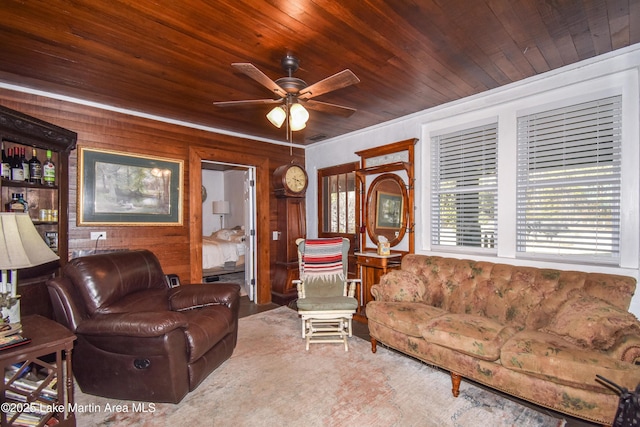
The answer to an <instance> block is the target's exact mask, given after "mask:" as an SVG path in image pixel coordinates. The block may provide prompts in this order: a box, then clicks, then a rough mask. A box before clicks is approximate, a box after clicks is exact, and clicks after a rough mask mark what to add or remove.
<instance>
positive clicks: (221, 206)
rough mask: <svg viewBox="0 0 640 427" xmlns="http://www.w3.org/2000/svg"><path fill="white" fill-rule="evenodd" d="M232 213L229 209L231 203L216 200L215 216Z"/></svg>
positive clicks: (214, 203)
mask: <svg viewBox="0 0 640 427" xmlns="http://www.w3.org/2000/svg"><path fill="white" fill-rule="evenodd" d="M229 212H231V210H230V208H229V202H228V201H226V200H214V202H213V213H214V214H220V215H224V214H228V213H229Z"/></svg>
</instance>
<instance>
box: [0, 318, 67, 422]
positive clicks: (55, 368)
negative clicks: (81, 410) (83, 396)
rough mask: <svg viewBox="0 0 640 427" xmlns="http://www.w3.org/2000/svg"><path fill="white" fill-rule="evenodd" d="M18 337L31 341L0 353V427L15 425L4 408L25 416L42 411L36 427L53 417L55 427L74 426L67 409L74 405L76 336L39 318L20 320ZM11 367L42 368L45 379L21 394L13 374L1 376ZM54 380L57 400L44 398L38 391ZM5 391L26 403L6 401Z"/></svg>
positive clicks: (17, 381) (52, 322) (51, 321)
mask: <svg viewBox="0 0 640 427" xmlns="http://www.w3.org/2000/svg"><path fill="white" fill-rule="evenodd" d="M22 336H24V337H26V338H30V339H31V342H30V343H29V344H25V345H21V346H18V347H14V348H10V349H6V350H0V367H1V368H2V374H3V375H2V378H3V380H2V389H1V390H0V399H1V400H0V402H1V403H2V408H3V410H2V411H1V412H2V414H1V416H2V419H1V420H2V426H3V427H4V426H12V425H14V422H15V419H11V418H9V417H8V416H7V410H5V409H8V410H12V409H18V410H22V412H23V413H25V414H27V413H33V411H34V409H37V410H38V411H43V410H46V413H42V414H40V415H41V421H40V424H38V425H45V423H46V422H47V420H48V419H50V418H51V417H56V418H57V419H58V424H56V425H57V426H63V427H75V425H76V419H75V414H74V413H73V412H71V411H70V410H69V409H70V408H71V407H72V406H73V403H74V400H73V373H72V370H71V351H72V349H73V341H74V340H75V339H76V336H75V335H74V334H72V333H71V331H69V330H68V329H67V328H65V327H64V326H62V325H60V324H59V323H56V322H54V321H53V320H50V319H47V318H46V317H43V316H40V315H32V316H25V317H23V318H22ZM49 355H55V362H53V363H50V362H48V361H47V360H50V358H48V357H46V356H49ZM45 357H46V358H45ZM45 359H46V360H45ZM15 364H18V365H20V366H21V367H26V366H29V365H32V367H35V366H37V367H40V368H44V370H45V371H46V372H47V373H48V376H47V377H46V379H45V380H44V381H43V383H42V384H43V385H42V386H41V387H39V388H38V389H36V390H34V391H31V392H25V391H24V389H23V388H22V387H18V385H19V381H20V380H19V379H18V378H15V377H16V376H17V375H15V374H14V376H13V377H11V378H6V377H5V372H6V368H7V367H9V366H11V365H15ZM18 372H19V371H18ZM54 380H55V381H56V382H57V400H51V398H47V397H45V396H44V395H43V392H42V391H41V389H42V388H44V387H46V386H47V385H48V384H51V382H52V381H54ZM7 391H12V392H14V393H17V394H20V395H23V396H25V399H26V402H22V403H15V402H14V401H13V400H11V399H7V396H6V392H7ZM49 411H50V412H49ZM16 417H17V414H16Z"/></svg>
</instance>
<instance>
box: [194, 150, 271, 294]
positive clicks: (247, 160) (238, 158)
mask: <svg viewBox="0 0 640 427" xmlns="http://www.w3.org/2000/svg"><path fill="white" fill-rule="evenodd" d="M203 160H207V161H211V162H222V163H235V164H242V165H247V166H252V167H254V168H255V172H256V176H255V179H256V200H255V203H256V216H255V218H256V251H255V254H256V273H257V274H256V287H255V289H256V303H257V304H267V303H270V302H271V281H270V277H271V261H270V260H271V256H270V244H269V243H270V242H269V227H268V226H267V225H264V224H269V187H270V181H269V178H270V175H269V159H267V158H264V157H258V156H253V155H250V154H245V153H235V152H232V151H225V150H221V149H219V148H215V147H189V212H191V218H190V221H189V248H190V251H191V257H190V259H191V266H190V280H189V281H190V283H201V282H202V203H201V202H202V201H201V198H202V197H201V188H202V161H203ZM261 224H263V225H262V226H261Z"/></svg>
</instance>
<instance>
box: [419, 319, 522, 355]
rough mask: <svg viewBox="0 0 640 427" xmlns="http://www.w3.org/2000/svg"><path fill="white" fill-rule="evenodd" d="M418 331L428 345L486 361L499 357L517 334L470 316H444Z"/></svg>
mask: <svg viewBox="0 0 640 427" xmlns="http://www.w3.org/2000/svg"><path fill="white" fill-rule="evenodd" d="M418 329H420V332H421V334H422V337H423V338H424V339H425V340H426V341H428V342H431V343H434V344H438V345H441V346H443V347H447V348H450V349H452V350H456V351H459V352H461V353H465V354H468V355H470V356H473V357H477V358H479V359H483V360H489V361H493V360H497V359H498V358H499V357H500V348H501V347H502V345H503V344H504V343H505V342H506V341H507V340H508V339H509V338H510V337H511V336H513V335H514V334H515V333H516V331H515V329H513V328H512V327H510V326H506V325H503V324H502V323H499V322H496V321H495V320H491V319H488V318H486V317H482V316H476V315H473V314H445V315H442V316H439V317H437V318H435V319H432V320H431V321H428V322H426V323H424V324H421V325H420V326H419V327H418Z"/></svg>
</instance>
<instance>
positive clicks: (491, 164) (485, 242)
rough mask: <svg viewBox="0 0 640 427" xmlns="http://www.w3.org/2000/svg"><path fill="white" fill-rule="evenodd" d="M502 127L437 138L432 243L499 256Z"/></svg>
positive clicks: (434, 144) (490, 126)
mask: <svg viewBox="0 0 640 427" xmlns="http://www.w3.org/2000/svg"><path fill="white" fill-rule="evenodd" d="M497 133H498V124H497V123H491V124H488V125H483V126H478V127H474V128H470V129H465V130H462V131H456V132H452V133H445V134H441V135H436V136H433V137H432V138H431V149H432V156H431V173H432V178H431V180H432V186H433V191H432V193H431V198H432V199H431V221H432V223H431V243H432V244H433V245H440V246H456V247H470V248H474V249H475V248H477V249H478V250H484V251H492V252H495V248H496V245H497V239H498V235H497V220H496V218H497V198H498V191H497V189H498V166H497V165H498V153H497V149H498V135H497Z"/></svg>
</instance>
